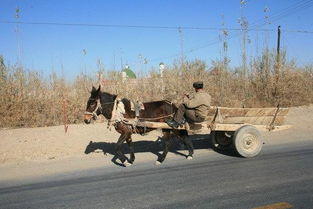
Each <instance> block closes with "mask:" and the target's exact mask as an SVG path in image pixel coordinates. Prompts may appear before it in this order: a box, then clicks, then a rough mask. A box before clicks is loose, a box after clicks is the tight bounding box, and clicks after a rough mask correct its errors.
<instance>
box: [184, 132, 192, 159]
mask: <svg viewBox="0 0 313 209" xmlns="http://www.w3.org/2000/svg"><path fill="white" fill-rule="evenodd" d="M182 139H183V143H184V144H185V145H186V147H187V149H188V152H189V154H188V156H187V159H188V160H191V159H192V155H193V149H194V148H193V144H192V141H191V139H190V137H189V136H188V135H184V136H182Z"/></svg>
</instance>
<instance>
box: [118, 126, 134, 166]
mask: <svg viewBox="0 0 313 209" xmlns="http://www.w3.org/2000/svg"><path fill="white" fill-rule="evenodd" d="M130 135H131V133H128V132H123V133H122V134H121V136H120V137H119V139H118V141H117V143H116V155H117V157H118V159H120V161H121V162H122V163H123V164H124V165H125V164H126V163H127V158H126V156H125V155H124V153H123V152H122V145H123V142H124V141H125V140H126V139H127V138H129V137H130Z"/></svg>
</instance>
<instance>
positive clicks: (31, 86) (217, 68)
mask: <svg viewBox="0 0 313 209" xmlns="http://www.w3.org/2000/svg"><path fill="white" fill-rule="evenodd" d="M283 57H285V56H283ZM283 57H282V58H281V61H280V63H279V65H278V64H277V62H276V60H275V56H274V55H273V54H272V53H270V52H269V51H265V52H264V53H263V54H262V56H261V57H257V58H255V59H254V61H253V62H252V63H250V65H249V66H248V73H244V71H243V69H242V68H234V69H231V68H229V67H228V66H227V65H226V64H225V62H223V61H215V62H212V66H211V67H208V66H206V64H205V63H204V62H203V61H200V60H194V61H187V62H185V63H184V65H179V64H175V63H174V64H173V65H172V66H171V67H168V68H167V69H166V70H165V72H164V76H163V78H161V77H160V75H159V74H158V73H157V72H155V71H151V72H150V73H149V75H148V76H145V77H141V78H138V79H136V80H127V81H125V82H123V81H122V79H121V77H120V74H119V73H117V72H112V71H105V70H101V71H100V72H99V73H101V74H103V78H104V79H101V84H102V87H103V91H107V92H110V93H113V94H118V95H119V96H120V97H127V98H130V99H132V100H139V101H152V100H160V99H167V100H170V101H173V102H176V103H178V102H180V101H181V99H182V96H183V94H184V93H186V92H189V93H191V92H192V90H193V89H192V88H191V86H192V83H193V82H194V81H197V80H202V81H204V83H205V89H206V90H207V91H208V92H209V93H210V94H211V95H212V99H213V101H212V105H217V106H230V107H242V106H244V107H269V106H277V105H278V104H280V105H281V106H284V107H288V106H299V105H307V104H312V103H313V66H306V67H298V66H297V65H296V64H295V62H292V61H286V60H285V59H284V58H283ZM0 61H1V63H0V94H1V97H0V105H1V106H0V118H1V120H0V127H1V128H3V127H38V126H52V125H60V124H64V123H65V122H68V123H81V122H82V115H83V113H84V110H85V105H86V101H87V99H88V97H89V92H88V91H87V89H90V88H91V85H92V84H94V85H98V83H99V79H98V75H95V76H94V77H91V76H87V75H84V74H80V75H78V76H77V77H76V78H75V79H74V80H73V81H71V82H68V81H65V80H64V78H62V77H59V76H57V75H56V74H52V75H50V76H49V78H45V77H44V76H43V75H41V74H40V73H38V72H33V71H26V70H25V69H23V67H20V66H10V67H8V66H5V65H4V61H3V58H2V57H1V60H0ZM64 115H66V117H64ZM64 120H67V121H64Z"/></svg>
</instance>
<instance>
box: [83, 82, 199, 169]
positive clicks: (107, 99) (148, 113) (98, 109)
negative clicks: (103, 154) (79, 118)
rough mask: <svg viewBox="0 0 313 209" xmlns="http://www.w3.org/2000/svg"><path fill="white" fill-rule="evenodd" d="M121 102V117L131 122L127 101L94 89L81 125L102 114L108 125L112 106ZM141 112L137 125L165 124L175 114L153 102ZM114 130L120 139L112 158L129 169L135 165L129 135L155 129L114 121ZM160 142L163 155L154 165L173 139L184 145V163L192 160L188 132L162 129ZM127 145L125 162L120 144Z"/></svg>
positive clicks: (161, 103)
mask: <svg viewBox="0 0 313 209" xmlns="http://www.w3.org/2000/svg"><path fill="white" fill-rule="evenodd" d="M119 102H122V103H123V106H124V110H125V111H124V112H123V113H124V114H123V117H124V118H125V119H126V120H127V119H135V118H136V111H134V110H132V108H131V107H132V106H131V101H130V100H129V99H126V98H123V99H118V98H117V95H114V94H110V93H107V92H103V91H101V86H100V85H99V88H98V89H96V88H95V87H94V86H93V87H92V90H91V92H90V97H89V99H88V101H87V107H86V112H85V114H84V122H85V123H86V124H89V123H90V122H91V120H96V118H97V116H98V115H100V114H102V115H103V116H104V117H105V118H106V119H107V120H108V121H109V122H110V120H111V119H112V117H113V116H114V115H113V114H112V112H114V111H113V109H114V108H116V103H119ZM143 107H144V109H140V111H139V115H138V111H137V119H138V120H139V121H147V120H148V121H154V122H165V121H166V120H168V119H170V118H171V117H172V116H173V115H174V113H175V112H176V110H177V107H176V106H175V105H174V104H172V103H171V102H168V101H166V100H162V101H153V102H146V103H143ZM113 126H114V128H115V130H116V131H117V132H118V133H120V134H121V135H120V137H119V138H118V141H117V143H116V156H117V158H118V159H119V160H120V161H121V163H122V164H123V165H124V166H125V167H126V166H129V165H132V164H133V163H134V161H135V149H134V146H133V143H132V134H141V135H143V134H145V133H148V132H150V131H152V130H155V128H148V127H139V126H136V124H129V123H125V122H124V121H117V122H114V124H113ZM162 133H163V137H162V139H163V140H164V142H165V143H164V148H163V153H162V154H160V155H159V156H158V159H157V161H156V164H157V165H158V164H161V163H163V162H164V160H165V158H166V155H167V153H168V151H169V147H170V139H171V137H172V136H173V135H174V136H176V137H177V138H179V139H181V141H182V142H183V143H184V144H185V146H186V147H187V149H188V152H189V154H188V156H187V159H192V155H193V153H194V150H193V149H194V148H193V144H192V141H191V139H190V138H189V137H188V132H187V131H186V130H181V129H162ZM124 142H127V144H128V146H129V150H130V158H129V159H128V158H127V157H126V156H125V155H124V153H123V152H122V149H121V147H122V144H123V143H124Z"/></svg>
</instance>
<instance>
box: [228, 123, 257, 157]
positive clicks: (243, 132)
mask: <svg viewBox="0 0 313 209" xmlns="http://www.w3.org/2000/svg"><path fill="white" fill-rule="evenodd" d="M233 144H234V148H235V151H236V152H237V153H238V154H239V155H240V156H242V157H245V158H250V157H255V156H257V155H258V154H259V153H260V151H261V149H262V146H263V137H262V135H261V133H260V132H259V130H258V129H256V128H255V127H254V126H251V125H246V126H242V127H241V128H239V129H238V130H237V131H236V132H235V134H234V136H233Z"/></svg>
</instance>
